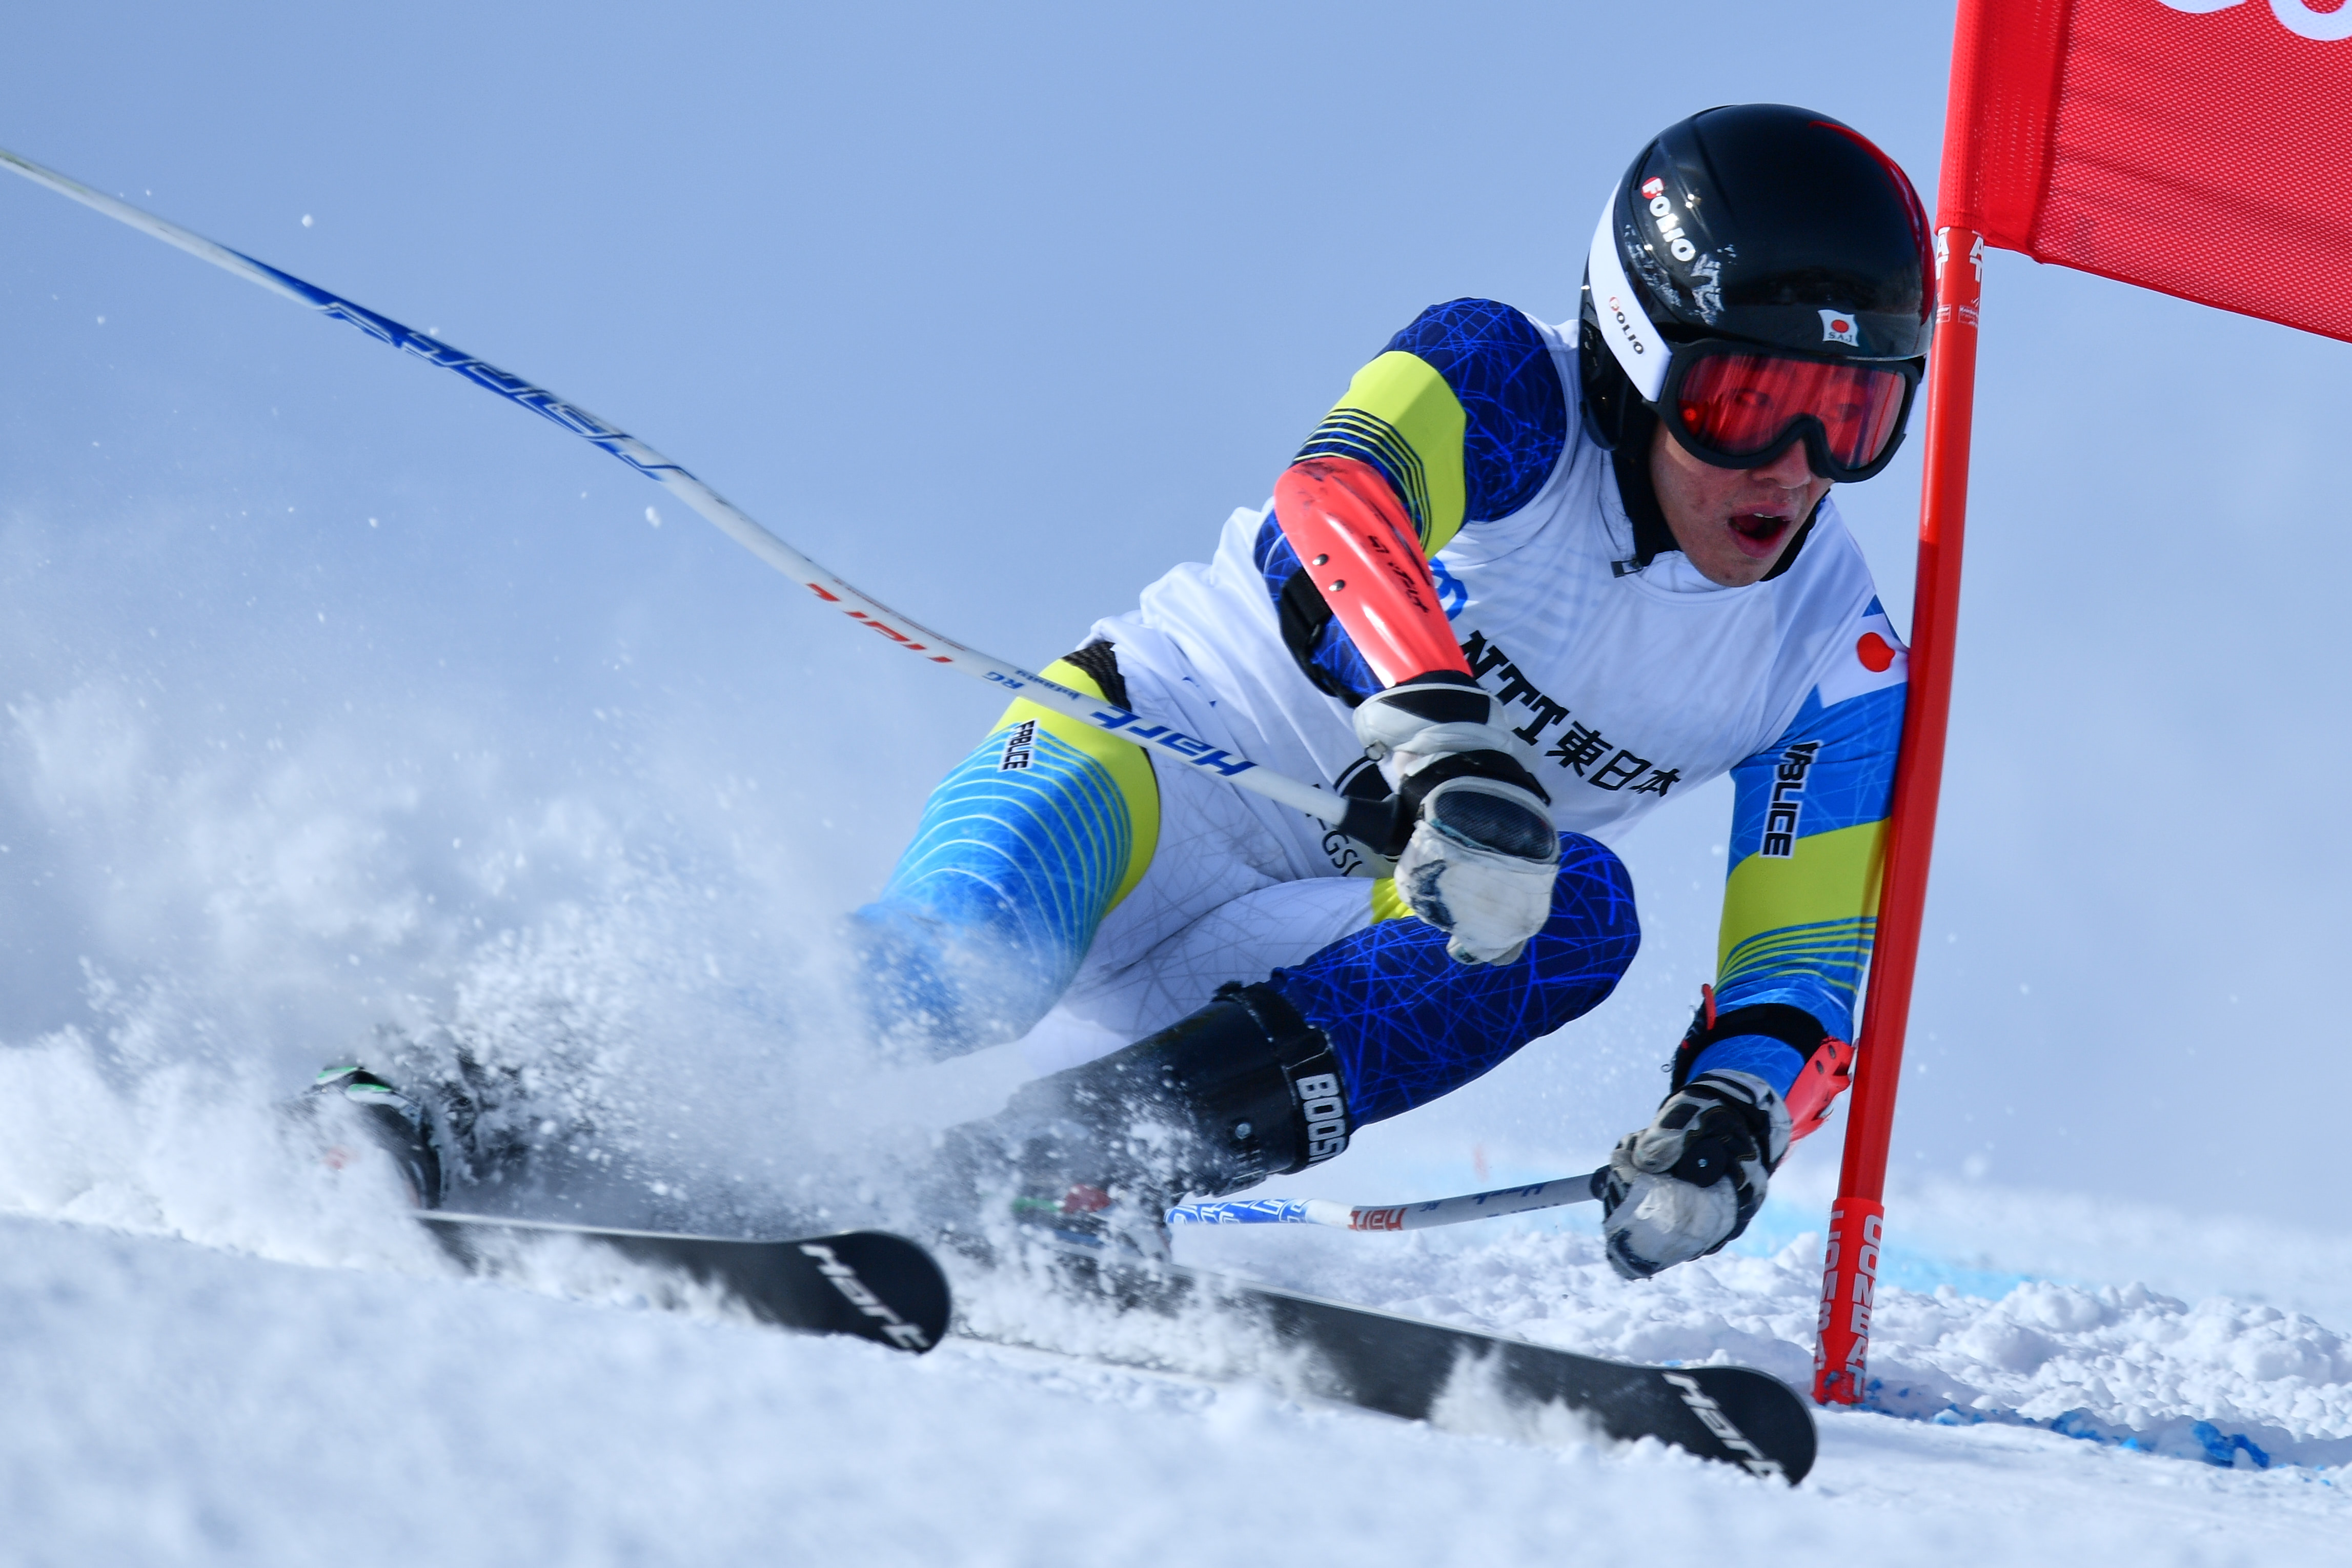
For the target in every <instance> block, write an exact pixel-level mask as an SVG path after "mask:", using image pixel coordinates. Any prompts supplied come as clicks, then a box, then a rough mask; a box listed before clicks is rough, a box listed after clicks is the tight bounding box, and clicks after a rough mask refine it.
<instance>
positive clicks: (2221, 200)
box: [1936, 0, 2352, 339]
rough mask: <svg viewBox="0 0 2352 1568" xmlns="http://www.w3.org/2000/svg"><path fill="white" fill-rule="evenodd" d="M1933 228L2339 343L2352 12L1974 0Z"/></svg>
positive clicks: (2344, 302)
mask: <svg viewBox="0 0 2352 1568" xmlns="http://www.w3.org/2000/svg"><path fill="white" fill-rule="evenodd" d="M1948 113H1949V116H1950V118H1949V120H1948V123H1947V125H1946V130H1945V139H1944V168H1943V182H1942V192H1941V194H1940V197H1939V199H1938V203H1937V209H1938V210H1937V219H1936V222H1937V226H1938V227H1948V228H1962V229H1973V230H1975V231H1977V232H1978V233H1979V234H1981V235H1984V241H1985V244H1987V245H1989V246H1998V247H2000V249H2003V250H2017V251H2023V252H2024V253H2025V254H2026V255H2028V256H2032V257H2033V258H2034V259H2035V260H2036V261H2050V262H2057V263H2059V264H2061V265H2062V266H2065V267H2077V268H2080V269H2081V270H2082V271H2084V272H2095V273H2097V274H2099V275H2100V276H2101V277H2113V278H2117V279H2119V280H2121V281H2123V282H2125V283H2134V284H2137V285H2139V286H2140V287H2143V288H2153V289H2157V290H2159V291H2161V292H2163V293H2166V294H2175V295H2179V297H2180V298H2184V299H2194V300H2196V301H2198V302H2199V303H2200V304H2204V305H2215V306H2219V307H2221V308H2222V309H2224V310H2235V311H2238V312H2240V313H2242V314H2243V315H2247V316H2259V317H2262V318H2263V319H2265V320H2270V321H2277V322H2281V323H2283V324H2284V325H2286V326H2289V327H2297V328H2301V329H2303V330H2305V331H2306V332H2318V333H2322V334H2324V335H2326V336H2327V337H2331V338H2347V339H2352V0H1975V3H1974V4H1966V3H1964V4H1963V5H1961V7H1960V25H1959V28H1958V33H1957V35H1956V36H1955V37H1954V39H1953V48H1952V83H1951V99H1950V108H1949V110H1948Z"/></svg>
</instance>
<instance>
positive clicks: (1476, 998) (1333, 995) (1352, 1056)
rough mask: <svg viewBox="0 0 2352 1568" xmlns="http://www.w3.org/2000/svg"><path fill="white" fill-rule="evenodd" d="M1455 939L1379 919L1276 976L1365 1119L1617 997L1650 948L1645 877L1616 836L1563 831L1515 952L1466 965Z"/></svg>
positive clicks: (1435, 1092)
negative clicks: (1641, 910)
mask: <svg viewBox="0 0 2352 1568" xmlns="http://www.w3.org/2000/svg"><path fill="white" fill-rule="evenodd" d="M1446 943H1447V937H1446V935H1445V933H1444V932H1443V931H1441V930H1439V929H1438V928H1437V927H1436V926H1434V925H1429V924H1427V923H1426V922H1424V921H1422V920H1419V919H1415V918H1412V917H1409V916H1408V917H1407V918H1403V919H1393V920H1380V921H1376V922H1374V923H1373V924H1372V925H1370V926H1368V927H1366V928H1365V929H1363V930H1361V931H1359V932H1356V933H1354V934H1353V935H1351V936H1344V937H1342V938H1340V939H1339V941H1337V942H1334V943H1332V944H1331V945H1330V946H1328V947H1325V948H1323V949H1321V950H1320V951H1318V952H1317V953H1316V954H1315V955H1314V956H1312V957H1310V958H1308V959H1307V961H1306V962H1305V963H1302V964H1299V965H1297V966H1296V967H1291V968H1286V969H1277V970H1276V971H1275V973H1274V977H1273V982H1272V983H1273V985H1274V987H1275V988H1276V990H1277V991H1279V992H1280V993H1281V994H1282V996H1283V997H1284V998H1285V999H1286V1000H1287V1001H1288V1002H1289V1003H1290V1004H1291V1005H1292V1006H1293V1007H1295V1008H1297V1009H1298V1011H1299V1012H1300V1013H1301V1014H1303V1015H1304V1016H1305V1017H1306V1018H1307V1019H1308V1020H1309V1021H1310V1022H1312V1023H1313V1024H1314V1025H1315V1027H1316V1028H1318V1029H1319V1030H1322V1031H1323V1033H1324V1034H1325V1036H1326V1037H1327V1038H1328V1040H1330V1042H1331V1048H1332V1050H1333V1051H1334V1052H1336V1053H1337V1055H1338V1057H1339V1063H1340V1070H1341V1076H1342V1078H1343V1080H1344V1082H1345V1084H1346V1088H1347V1096H1348V1108H1349V1115H1350V1117H1351V1119H1352V1121H1353V1122H1354V1123H1355V1124H1357V1125H1365V1124H1370V1123H1373V1122H1380V1121H1385V1120H1387V1119H1388V1118H1389V1117H1391V1116H1394V1115H1397V1114H1399V1113H1402V1112H1405V1111H1409V1110H1411V1109H1412V1107H1413V1106H1415V1105H1419V1104H1424V1103H1427V1102H1429V1101H1431V1100H1434V1099H1436V1098H1438V1097H1440V1096H1441V1095H1444V1094H1448V1093H1451V1092H1453V1091H1454V1090H1456V1089H1459V1088H1460V1087H1462V1085H1464V1084H1465V1083H1467V1082H1470V1081H1471V1080H1472V1079H1475V1078H1476V1077H1478V1076H1480V1075H1481V1074H1483V1073H1485V1072H1486V1071H1489V1070H1490V1069H1492V1068H1494V1067H1495V1066H1496V1065H1497V1064H1498V1063H1500V1062H1502V1061H1505V1060H1506V1059H1507V1058H1508V1057H1509V1056H1510V1055H1511V1054H1512V1053H1513V1052H1514V1051H1517V1050H1518V1049H1519V1047H1521V1046H1523V1045H1525V1044H1527V1043H1528V1041H1529V1040H1538V1039H1540V1038H1541V1037H1543V1036H1544V1035H1547V1034H1549V1033H1550V1032H1551V1031H1552V1030H1556V1029H1559V1027H1560V1026H1561V1025H1563V1024H1566V1023H1568V1022H1569V1021H1570V1020H1571V1019H1577V1018H1580V1017H1581V1016H1583V1015H1584V1014H1585V1013H1587V1012H1590V1011H1591V1009H1594V1008H1595V1007H1598V1006H1599V1005H1600V1004H1601V1002H1602V1001H1603V1000H1604V999H1606V998H1607V997H1608V996H1609V994H1610V993H1611V992H1612V991H1613V990H1615V989H1616V988H1617V982H1618V981H1619V980H1620V979H1622V977H1624V973H1625V969H1626V967H1627V966H1628V965H1630V964H1631V963H1632V962H1633V955H1634V954H1635V952H1637V951H1638V950H1639V949H1640V947H1641V945H1642V931H1641V922H1640V920H1639V918H1638V917H1637V916H1636V915H1635V912H1634V907H1633V878H1632V877H1631V876H1629V875H1628V874H1627V873H1626V871H1625V863H1624V862H1622V861H1621V860H1619V859H1618V858H1617V856H1616V854H1615V852H1612V850H1611V849H1610V848H1609V847H1608V846H1607V845H1606V844H1603V843H1601V842H1599V841H1596V840H1593V839H1589V838H1587V837H1585V836H1584V835H1583V834H1581V833H1563V834H1561V835H1560V868H1559V875H1558V877H1557V878H1556V879H1555V881H1554V883H1553V886H1552V903H1551V913H1550V915H1549V918H1548V919H1547V920H1546V921H1545V923H1544V925H1543V928H1542V929H1541V930H1539V931H1538V932H1537V933H1536V935H1535V936H1533V937H1532V938H1530V939H1529V941H1528V945H1527V948H1526V950H1525V951H1524V952H1523V953H1521V954H1520V955H1519V956H1518V957H1517V958H1516V959H1514V960H1512V961H1511V962H1510V963H1507V964H1465V963H1461V962H1459V961H1457V960H1456V959H1454V958H1453V957H1452V956H1449V955H1448V954H1447V952H1446Z"/></svg>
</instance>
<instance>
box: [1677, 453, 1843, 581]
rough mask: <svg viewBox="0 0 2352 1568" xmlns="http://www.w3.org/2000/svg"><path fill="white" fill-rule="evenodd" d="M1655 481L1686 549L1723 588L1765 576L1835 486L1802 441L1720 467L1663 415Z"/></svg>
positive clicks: (1701, 570) (1702, 571)
mask: <svg viewBox="0 0 2352 1568" xmlns="http://www.w3.org/2000/svg"><path fill="white" fill-rule="evenodd" d="M1650 484H1651V485H1652V486H1653V487H1654V488H1655V489H1656V491H1657V492H1658V507H1659V509H1660V510H1662V511H1664V513H1665V515H1666V527H1667V528H1670V529H1671V530H1673V532H1674V536H1675V544H1676V545H1678V546H1680V547H1681V548H1682V552H1683V554H1684V556H1685V557H1686V558H1687V559H1689V561H1690V563H1691V565H1693V566H1695V567H1696V568H1698V570H1699V575H1700V576H1702V577H1704V578H1706V580H1708V581H1709V582H1713V583H1717V584H1720V585H1721V586H1723V587H1725V588H1745V587H1746V586H1748V584H1749V583H1751V582H1756V581H1759V580H1762V578H1763V576H1764V574H1765V573H1766V572H1768V571H1770V570H1772V568H1773V566H1774V564H1775V563H1777V562H1778V561H1779V560H1780V554H1781V552H1782V551H1783V550H1785V549H1788V548H1789V541H1790V539H1792V538H1796V537H1797V528H1798V525H1799V524H1801V523H1802V522H1803V521H1804V520H1805V519H1806V517H1810V516H1811V514H1812V510H1813V507H1814V506H1815V504H1816V503H1818V502H1819V501H1820V500H1821V498H1822V497H1823V496H1826V495H1828V494H1829V489H1830V482H1829V481H1828V480H1826V479H1823V478H1822V477H1820V476H1818V475H1816V474H1815V473H1814V472H1813V470H1812V467H1811V465H1810V464H1809V463H1808V462H1807V461H1806V458H1805V444H1804V443H1803V442H1801V441H1799V442H1792V443H1791V444H1790V445H1789V447H1788V448H1787V449H1786V450H1785V451H1783V452H1782V453H1781V454H1780V455H1779V456H1778V457H1775V458H1774V459H1772V461H1771V462H1769V463H1767V464H1765V465H1763V466H1762V467H1760V468H1717V467H1716V466H1715V465H1713V464H1711V463H1702V462H1700V461H1699V460H1698V459H1697V458H1696V457H1694V456H1692V455H1690V454H1689V453H1687V452H1685V451H1684V450H1683V449H1682V446H1681V444H1679V443H1678V442H1676V441H1675V438H1674V437H1673V436H1672V435H1669V434H1667V433H1666V427H1665V425H1664V423H1660V424H1659V426H1658V434H1657V436H1656V438H1655V439H1654V441H1652V443H1651V444H1650Z"/></svg>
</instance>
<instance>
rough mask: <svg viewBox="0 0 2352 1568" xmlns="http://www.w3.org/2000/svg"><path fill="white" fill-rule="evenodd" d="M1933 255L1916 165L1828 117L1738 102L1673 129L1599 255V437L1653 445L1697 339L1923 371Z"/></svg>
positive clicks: (1588, 290)
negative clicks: (1656, 417)
mask: <svg viewBox="0 0 2352 1568" xmlns="http://www.w3.org/2000/svg"><path fill="white" fill-rule="evenodd" d="M1929 246H1930V238H1929V235H1928V229H1927V213H1926V211H1925V210H1924V209H1923V208H1922V207H1921V206H1920V204H1919V196H1918V193H1916V191H1914V190H1913V189H1912V187H1911V182H1910V181H1909V179H1907V178H1906V177H1905V175H1904V172H1903V171H1902V170H1901V169H1900V168H1899V167H1897V166H1896V164H1895V161H1894V160H1893V159H1892V158H1889V157H1888V156H1887V155H1886V154H1885V152H1881V151H1879V149H1878V148H1877V146H1876V145H1875V144H1874V143H1873V142H1872V141H1870V140H1869V139H1868V138H1867V137H1865V136H1864V135H1863V134H1862V133H1861V132H1860V131H1855V130H1853V128H1852V127H1850V126H1846V125H1843V124H1841V123H1839V122H1838V121H1837V120H1832V119H1831V118H1830V117H1829V116H1827V115H1825V114H1815V113H1813V112H1812V111H1811V110H1803V109H1796V108H1792V107H1790V106H1789V105H1787V104H1778V103H1747V104H1731V105H1727V106H1726V107H1723V108H1720V109H1710V110H1705V111H1703V112H1701V113H1698V114H1694V115H1692V116H1691V117H1690V118H1689V119H1687V120H1681V121H1679V122H1677V123H1675V124H1674V125H1670V126H1668V127H1667V128H1666V129H1665V130H1664V131H1660V132H1659V133H1658V135H1657V136H1656V138H1655V139H1654V140H1653V141H1651V142H1650V144H1649V145H1648V146H1646V147H1644V148H1643V149H1642V151H1641V152H1640V154H1639V155H1638V156H1636V157H1635V158H1634V160H1633V165H1632V167H1630V168H1628V169H1627V170H1626V171H1625V176H1624V178H1623V179H1622V180H1620V181H1618V183H1617V189H1616V190H1615V191H1614V192H1613V193H1611V195H1610V198H1609V204H1608V205H1607V207H1606V208H1604V209H1603V210H1602V212H1601V223H1600V226H1599V227H1598V228H1597V229H1596V230H1595V232H1594V234H1593V236H1592V248H1591V254H1590V256H1588V257H1587V261H1586V266H1585V275H1584V311H1583V330H1582V334H1581V346H1582V352H1581V354H1580V359H1581V361H1582V366H1581V369H1582V375H1583V382H1584V394H1585V396H1584V406H1585V418H1586V422H1587V423H1588V425H1589V427H1590V428H1591V432H1592V434H1593V437H1594V439H1596V440H1598V441H1599V442H1600V443H1601V444H1602V445H1603V446H1606V447H1611V448H1614V447H1616V446H1617V445H1618V444H1620V443H1621V442H1622V441H1623V440H1624V438H1625V437H1627V436H1628V435H1633V434H1644V435H1646V433H1647V429H1648V424H1647V421H1646V420H1645V419H1643V418H1642V417H1641V416H1643V415H1644V414H1647V413H1651V412H1652V405H1653V404H1654V403H1655V402H1656V400H1657V396H1658V393H1659V392H1660V390H1661V389H1662V388H1663V387H1664V384H1665V379H1666V369H1667V365H1668V362H1669V361H1670V359H1671V356H1672V355H1673V352H1674V350H1675V347H1676V346H1677V345H1681V344H1687V343H1693V342H1696V341H1699V340H1706V339H1714V340H1724V341H1727V342H1736V343H1742V344H1749V345H1754V346H1756V347H1759V348H1763V349H1767V350H1771V351H1774V352H1778V353H1793V354H1800V355H1803V356H1805V357H1808V358H1817V359H1827V360H1833V361H1879V362H1882V363H1884V362H1889V361H1895V362H1901V361H1908V362H1910V363H1911V364H1912V365H1913V366H1915V367H1917V366H1920V365H1923V364H1924V362H1925V360H1926V356H1927V340H1928V336H1929V332H1930V328H1931V325H1932V321H1933V318H1934V315H1935V285H1934V278H1935V270H1934V267H1935V263H1934V258H1933V256H1932V254H1931V252H1930V249H1929ZM1637 423H1638V425H1639V430H1638V432H1637V430H1636V428H1635V426H1636V424H1637ZM1901 440H1902V437H1901V435H1900V434H1899V433H1898V434H1897V435H1896V436H1895V444H1900V443H1901ZM1887 452H1888V454H1889V455H1891V454H1892V452H1893V446H1889V447H1888V449H1887Z"/></svg>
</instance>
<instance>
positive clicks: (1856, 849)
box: [1716, 821, 1886, 975]
mask: <svg viewBox="0 0 2352 1568" xmlns="http://www.w3.org/2000/svg"><path fill="white" fill-rule="evenodd" d="M1885 838H1886V824H1885V822H1884V821H1876V822H1862V823H1859V824H1857V825H1855V826H1853V827H1851V828H1840V829H1837V830H1836V831H1833V832H1827V833H1815V834H1813V835H1811V837H1808V838H1801V839H1799V840H1798V841H1796V844H1795V845H1794V849H1795V852H1794V853H1793V854H1790V855H1789V856H1787V857H1786V858H1785V859H1783V858H1779V857H1774V856H1768V855H1749V856H1748V858H1747V859H1746V860H1743V861H1741V862H1739V864H1738V866H1736V867H1734V868H1733V870H1732V873H1731V880H1730V882H1729V883H1728V884H1727V885H1726V887H1725V888H1724V890H1723V928H1722V933H1721V935H1720V936H1718V937H1717V942H1716V966H1717V974H1718V975H1720V974H1721V973H1722V966H1723V965H1724V963H1725V961H1726V960H1727V959H1728V958H1729V957H1730V956H1731V953H1732V949H1734V948H1735V947H1738V946H1739V945H1740V944H1741V943H1743V942H1747V941H1749V940H1752V939H1753V938H1755V937H1758V936H1762V935H1764V934H1765V933H1767V932H1771V931H1780V930H1785V929H1787V928H1789V927H1790V926H1808V925H1823V924H1826V923H1829V922H1832V921H1853V920H1855V919H1857V918H1859V919H1861V920H1864V921H1868V920H1872V919H1874V917H1875V916H1876V915H1877V914H1878V882H1879V872H1880V868H1881V864H1882V856H1881V852H1882V850H1883V848H1884V845H1885Z"/></svg>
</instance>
